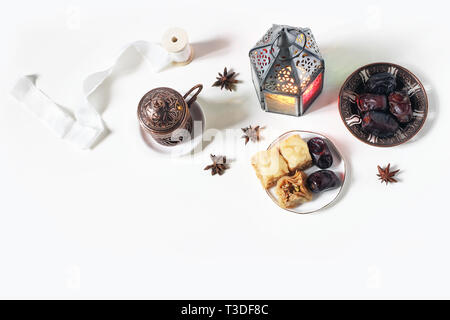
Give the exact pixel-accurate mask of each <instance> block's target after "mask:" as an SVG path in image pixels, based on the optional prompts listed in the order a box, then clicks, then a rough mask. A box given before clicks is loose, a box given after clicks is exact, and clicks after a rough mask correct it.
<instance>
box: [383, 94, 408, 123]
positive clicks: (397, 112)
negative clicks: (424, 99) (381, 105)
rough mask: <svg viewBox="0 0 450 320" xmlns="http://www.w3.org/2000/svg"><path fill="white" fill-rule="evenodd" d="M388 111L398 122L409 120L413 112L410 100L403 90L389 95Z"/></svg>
mask: <svg viewBox="0 0 450 320" xmlns="http://www.w3.org/2000/svg"><path fill="white" fill-rule="evenodd" d="M388 100H389V111H391V113H392V114H393V115H394V117H396V118H397V120H398V122H400V123H406V122H409V121H411V119H412V116H413V112H412V108H411V100H409V96H408V93H407V92H405V91H396V92H393V93H391V94H390V95H389V98H388Z"/></svg>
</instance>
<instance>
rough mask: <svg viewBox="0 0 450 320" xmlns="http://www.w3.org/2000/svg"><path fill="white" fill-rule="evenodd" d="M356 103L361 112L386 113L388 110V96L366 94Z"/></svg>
mask: <svg viewBox="0 0 450 320" xmlns="http://www.w3.org/2000/svg"><path fill="white" fill-rule="evenodd" d="M356 101H357V104H358V109H359V111H360V112H367V111H372V110H373V111H386V109H387V99H386V96H384V95H381V94H373V93H364V94H362V95H360V96H359V97H358V98H357V100H356Z"/></svg>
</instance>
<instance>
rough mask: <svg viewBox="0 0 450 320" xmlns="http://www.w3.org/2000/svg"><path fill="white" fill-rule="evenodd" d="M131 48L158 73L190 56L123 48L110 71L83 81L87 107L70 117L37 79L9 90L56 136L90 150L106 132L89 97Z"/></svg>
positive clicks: (144, 45)
mask: <svg viewBox="0 0 450 320" xmlns="http://www.w3.org/2000/svg"><path fill="white" fill-rule="evenodd" d="M130 47H134V48H135V49H136V50H137V51H138V52H139V53H140V54H141V55H142V56H143V57H144V58H145V59H146V60H147V61H148V62H149V63H150V64H151V65H152V66H153V68H154V69H155V71H156V72H159V71H161V70H163V69H164V68H166V67H167V66H168V65H169V64H170V63H171V62H180V61H183V62H184V61H186V60H187V59H188V58H189V56H190V50H191V49H190V46H189V45H188V46H186V48H185V50H183V51H181V52H179V53H169V52H167V51H166V50H165V49H164V48H163V47H161V46H160V45H158V44H155V43H150V42H146V41H136V42H133V43H131V44H129V45H127V46H125V47H124V48H123V49H122V50H121V51H120V53H119V54H118V55H117V56H116V58H115V59H113V62H112V63H111V64H110V67H108V68H107V69H105V70H103V71H99V72H95V73H93V74H91V75H89V76H87V77H86V79H85V80H84V82H83V95H84V98H85V99H86V104H85V105H83V106H80V107H79V108H77V109H76V110H75V112H74V115H72V114H71V113H70V112H68V111H67V110H65V109H63V108H62V107H61V106H59V105H58V104H57V103H55V102H54V101H53V100H51V99H50V98H49V97H48V96H47V95H46V94H45V93H44V92H42V91H41V90H39V89H38V88H37V87H36V85H35V79H36V76H34V75H29V76H24V77H22V78H20V79H19V80H18V81H17V83H16V85H15V86H14V88H13V90H12V92H11V93H12V95H13V96H14V97H15V98H16V99H17V100H18V101H19V102H21V103H23V104H24V105H25V106H26V107H27V108H28V109H29V110H30V111H31V112H33V113H34V114H35V115H36V116H37V117H38V118H39V119H40V120H41V121H42V122H43V123H44V124H46V125H47V126H48V127H49V128H50V129H52V130H53V131H54V132H55V133H56V135H57V136H58V137H60V138H63V139H64V140H67V141H69V142H71V143H73V144H75V145H77V146H78V147H80V148H82V149H89V148H91V147H92V146H93V145H94V144H95V143H96V142H97V140H98V139H99V137H100V136H102V134H103V133H104V132H105V126H104V124H103V120H102V117H101V114H100V113H99V112H98V110H97V109H96V108H95V107H94V106H93V105H91V104H90V103H89V100H88V99H89V96H90V95H91V94H92V93H93V92H94V91H95V90H96V89H97V88H98V87H99V86H100V85H101V84H102V83H103V82H104V81H105V80H106V79H107V78H108V77H109V76H110V75H111V73H112V71H113V69H114V67H115V65H116V64H117V63H118V61H119V60H120V58H121V57H122V55H123V54H124V53H125V51H127V50H128V49H129V48H130Z"/></svg>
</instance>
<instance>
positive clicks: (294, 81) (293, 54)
mask: <svg viewBox="0 0 450 320" xmlns="http://www.w3.org/2000/svg"><path fill="white" fill-rule="evenodd" d="M249 55H250V62H251V64H252V77H253V84H254V86H255V88H256V93H257V95H258V98H259V101H260V103H261V107H262V109H263V110H265V111H268V112H275V113H282V114H287V115H292V116H301V115H303V114H304V113H305V112H306V110H307V109H308V107H309V106H310V105H311V104H312V103H313V101H314V100H315V99H316V98H317V96H318V95H319V94H320V92H321V91H322V88H323V74H324V70H325V64H324V60H323V59H322V56H321V54H320V52H319V48H318V47H317V44H316V41H315V40H314V36H313V35H312V33H311V30H310V29H307V28H294V27H290V26H285V25H273V26H272V28H270V29H269V31H267V32H266V34H265V35H264V37H263V38H262V39H261V40H260V41H259V42H258V43H257V44H256V46H255V47H254V48H253V49H252V50H250V53H249Z"/></svg>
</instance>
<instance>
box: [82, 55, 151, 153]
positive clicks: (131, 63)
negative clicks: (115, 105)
mask: <svg viewBox="0 0 450 320" xmlns="http://www.w3.org/2000/svg"><path fill="white" fill-rule="evenodd" d="M142 63H143V59H142V56H141V55H140V54H139V53H138V52H137V51H136V50H135V49H133V48H129V49H128V50H126V51H125V52H124V53H123V55H122V57H121V58H120V61H119V62H118V63H117V65H116V66H115V67H114V70H113V72H112V73H111V75H110V76H109V77H108V78H107V79H106V80H105V81H104V82H103V83H102V84H101V85H100V86H99V87H98V88H97V90H95V91H94V92H93V93H92V94H91V95H90V96H89V102H90V103H91V104H92V105H93V106H94V107H95V109H96V110H97V111H98V113H100V114H102V113H103V112H104V111H105V110H106V108H107V107H108V105H109V103H110V98H111V91H112V86H113V84H114V81H116V80H117V79H118V78H119V77H121V76H123V75H126V74H130V73H133V72H134V71H135V70H137V69H138V68H139V66H140V65H141V64H142ZM103 126H104V127H105V131H104V132H103V133H102V134H101V136H100V137H99V138H98V139H97V140H96V142H95V144H94V145H93V146H92V148H95V147H97V145H98V144H100V143H101V142H102V141H103V140H104V139H105V138H106V137H107V136H108V135H109V134H110V133H111V132H112V131H111V129H109V128H108V127H107V126H106V124H105V123H104V122H103Z"/></svg>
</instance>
